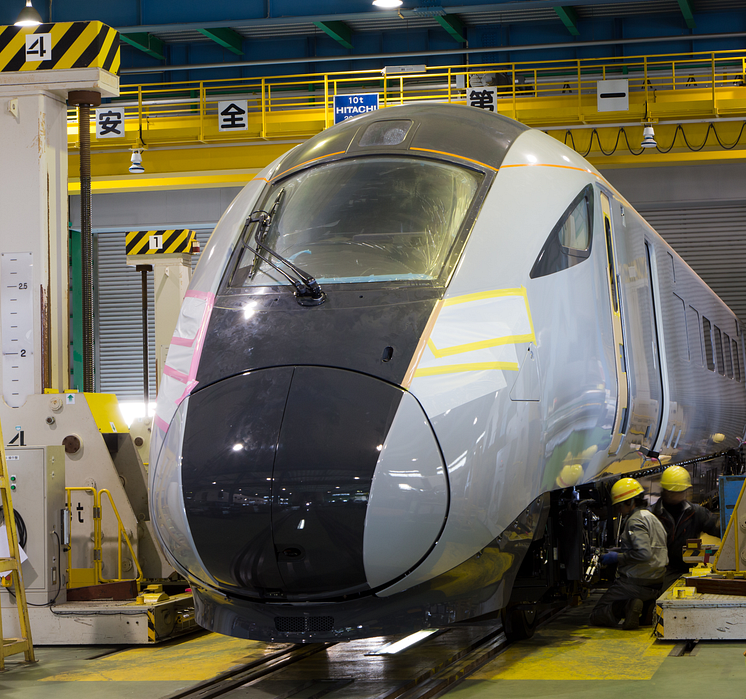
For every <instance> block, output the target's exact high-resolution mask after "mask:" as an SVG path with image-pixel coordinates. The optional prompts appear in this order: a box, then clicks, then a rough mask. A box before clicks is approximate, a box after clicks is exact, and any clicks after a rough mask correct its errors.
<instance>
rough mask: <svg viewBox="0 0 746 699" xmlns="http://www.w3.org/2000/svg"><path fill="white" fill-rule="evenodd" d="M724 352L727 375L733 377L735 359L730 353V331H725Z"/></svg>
mask: <svg viewBox="0 0 746 699" xmlns="http://www.w3.org/2000/svg"><path fill="white" fill-rule="evenodd" d="M723 353H724V354H725V375H726V376H727V377H728V378H729V379H732V378H733V359H732V357H731V354H730V338H729V337H728V333H723Z"/></svg>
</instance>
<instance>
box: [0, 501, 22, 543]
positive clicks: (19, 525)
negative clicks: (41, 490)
mask: <svg viewBox="0 0 746 699" xmlns="http://www.w3.org/2000/svg"><path fill="white" fill-rule="evenodd" d="M13 514H14V515H15V520H16V532H17V533H18V545H19V546H20V547H21V548H22V549H25V548H26V541H27V540H28V530H27V529H26V522H24V521H23V517H21V513H20V512H19V511H18V510H13ZM0 518H1V519H0V524H2V523H3V522H4V521H5V514H4V513H3V507H2V505H0Z"/></svg>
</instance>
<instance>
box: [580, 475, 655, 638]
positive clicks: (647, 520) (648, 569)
mask: <svg viewBox="0 0 746 699" xmlns="http://www.w3.org/2000/svg"><path fill="white" fill-rule="evenodd" d="M644 492H645V491H644V490H643V487H642V486H641V485H640V484H639V482H638V481H636V480H635V479H634V478H621V479H619V480H618V481H617V482H616V483H614V485H613V486H612V488H611V502H612V506H613V508H614V514H615V515H617V516H620V517H624V520H623V521H622V526H621V532H622V533H621V537H620V543H621V546H620V548H619V549H618V550H614V551H608V552H607V553H605V554H604V555H603V556H602V557H601V563H602V564H603V565H612V564H614V563H616V564H617V577H616V579H615V580H614V582H613V583H612V584H611V585H610V586H609V588H608V590H606V592H604V594H603V595H602V596H601V599H599V600H598V602H597V604H596V606H595V607H594V608H593V610H592V611H591V616H590V623H591V624H593V625H594V626H611V627H617V626H618V625H619V622H620V621H621V620H622V619H624V623H623V625H622V628H623V629H636V628H638V627H639V626H640V616H641V614H642V611H643V606H644V604H645V602H650V601H652V600H655V599H657V597H658V595H659V594H660V591H661V585H662V583H663V579H664V576H665V574H666V563H667V562H668V553H667V551H666V530H665V529H664V528H663V525H662V524H661V523H660V521H659V520H658V518H657V517H656V516H655V515H654V514H653V513H652V512H650V510H648V509H647V501H646V500H645V497H644Z"/></svg>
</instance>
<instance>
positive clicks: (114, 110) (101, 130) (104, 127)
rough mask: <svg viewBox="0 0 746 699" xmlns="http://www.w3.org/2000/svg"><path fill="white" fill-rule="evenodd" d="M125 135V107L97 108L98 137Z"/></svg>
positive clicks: (120, 136) (119, 136)
mask: <svg viewBox="0 0 746 699" xmlns="http://www.w3.org/2000/svg"><path fill="white" fill-rule="evenodd" d="M123 136H124V107H101V109H97V110H96V138H122V137H123Z"/></svg>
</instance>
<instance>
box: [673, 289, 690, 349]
mask: <svg viewBox="0 0 746 699" xmlns="http://www.w3.org/2000/svg"><path fill="white" fill-rule="evenodd" d="M673 299H674V300H673V305H674V308H675V309H676V311H675V313H674V315H675V320H676V325H677V328H676V335H677V337H681V336H684V337H686V334H687V333H686V305H685V304H684V299H682V298H681V296H679V295H678V294H674V295H673ZM678 344H679V356H680V357H681V358H682V359H684V360H686V361H687V362H688V361H689V360H690V359H691V349H690V348H689V343H687V344H686V346H682V343H678Z"/></svg>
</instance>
